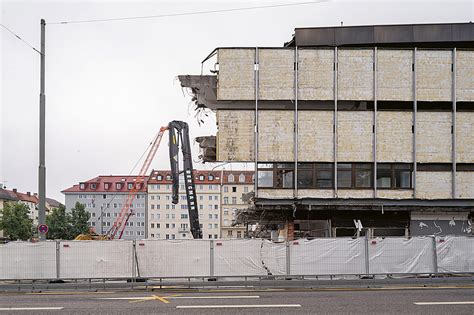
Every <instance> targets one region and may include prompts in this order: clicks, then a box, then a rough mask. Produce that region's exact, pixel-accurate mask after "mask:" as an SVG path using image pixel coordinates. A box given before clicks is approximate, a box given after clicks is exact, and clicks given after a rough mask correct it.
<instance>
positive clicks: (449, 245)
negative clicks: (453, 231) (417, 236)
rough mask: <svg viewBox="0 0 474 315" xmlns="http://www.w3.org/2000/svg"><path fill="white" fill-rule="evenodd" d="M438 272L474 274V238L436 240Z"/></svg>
mask: <svg viewBox="0 0 474 315" xmlns="http://www.w3.org/2000/svg"><path fill="white" fill-rule="evenodd" d="M436 252H437V253H438V272H474V237H454V236H445V237H437V238H436Z"/></svg>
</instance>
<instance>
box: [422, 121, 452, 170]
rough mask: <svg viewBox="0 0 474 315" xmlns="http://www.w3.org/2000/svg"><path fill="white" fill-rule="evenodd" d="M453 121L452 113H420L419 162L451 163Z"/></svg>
mask: <svg viewBox="0 0 474 315" xmlns="http://www.w3.org/2000/svg"><path fill="white" fill-rule="evenodd" d="M451 121H452V114H451V112H419V113H418V114H417V135H416V137H417V147H416V150H417V161H418V162H421V163H448V162H451V147H452V134H451Z"/></svg>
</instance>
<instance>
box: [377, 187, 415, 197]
mask: <svg viewBox="0 0 474 315" xmlns="http://www.w3.org/2000/svg"><path fill="white" fill-rule="evenodd" d="M377 198H387V199H411V198H413V190H408V189H405V190H402V189H400V190H392V189H377Z"/></svg>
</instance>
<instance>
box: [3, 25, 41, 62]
mask: <svg viewBox="0 0 474 315" xmlns="http://www.w3.org/2000/svg"><path fill="white" fill-rule="evenodd" d="M0 26H1V27H3V28H4V29H5V30H6V31H7V32H9V33H10V34H12V35H13V36H15V37H16V38H17V39H19V40H20V41H21V42H23V43H24V44H25V45H26V46H28V47H30V48H31V49H33V50H34V51H36V52H37V53H38V54H40V55H41V52H40V51H39V50H38V49H36V48H35V47H34V46H33V45H31V44H30V43H28V42H27V41H26V40H24V39H23V38H21V37H20V35H17V34H16V33H15V32H13V31H12V30H11V29H9V28H8V27H7V26H6V25H4V24H1V23H0Z"/></svg>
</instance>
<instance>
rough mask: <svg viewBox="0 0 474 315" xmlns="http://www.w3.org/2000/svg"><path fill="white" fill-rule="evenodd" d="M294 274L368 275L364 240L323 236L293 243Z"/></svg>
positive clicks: (291, 249) (291, 246)
mask: <svg viewBox="0 0 474 315" xmlns="http://www.w3.org/2000/svg"><path fill="white" fill-rule="evenodd" d="M290 272H291V275H325V274H365V244H364V239H362V238H358V239H351V238H319V239H313V240H310V241H308V240H298V241H293V242H291V243H290Z"/></svg>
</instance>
